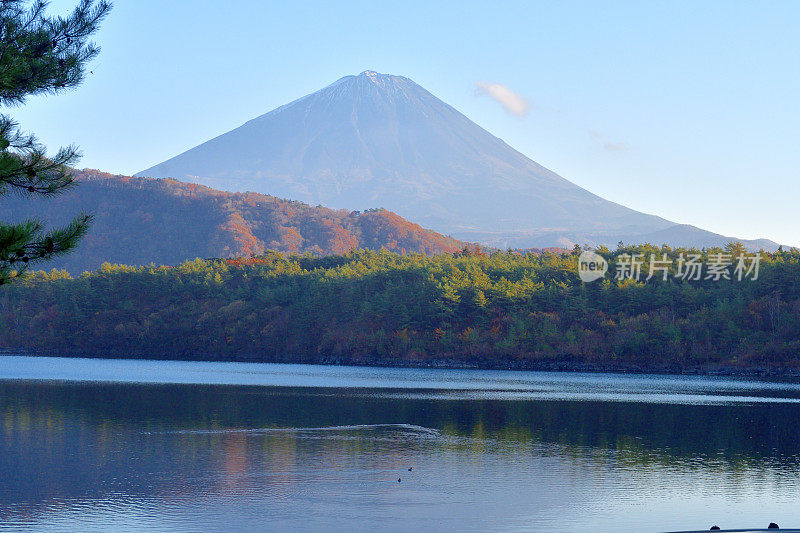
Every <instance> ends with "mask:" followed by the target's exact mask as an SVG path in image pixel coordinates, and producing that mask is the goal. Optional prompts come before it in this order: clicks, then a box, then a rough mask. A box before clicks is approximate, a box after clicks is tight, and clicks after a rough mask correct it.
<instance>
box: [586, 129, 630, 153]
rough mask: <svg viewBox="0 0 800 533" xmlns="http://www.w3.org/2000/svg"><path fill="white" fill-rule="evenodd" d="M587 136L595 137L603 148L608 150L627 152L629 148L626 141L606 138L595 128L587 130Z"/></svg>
mask: <svg viewBox="0 0 800 533" xmlns="http://www.w3.org/2000/svg"><path fill="white" fill-rule="evenodd" d="M589 137H591V138H592V139H596V140H597V141H598V142H599V143H600V145H601V146H602V147H603V150H606V151H608V152H627V151H628V150H630V148H631V147H630V145H629V144H628V143H626V142H613V141H609V140H607V139H606V138H605V136H604V135H603V134H602V133H600V132H598V131H597V130H589Z"/></svg>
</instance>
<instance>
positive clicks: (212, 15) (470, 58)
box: [11, 0, 800, 245]
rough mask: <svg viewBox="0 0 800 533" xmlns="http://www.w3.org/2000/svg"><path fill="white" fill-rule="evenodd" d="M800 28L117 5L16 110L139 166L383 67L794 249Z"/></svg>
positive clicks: (628, 185) (742, 15)
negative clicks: (89, 52)
mask: <svg viewBox="0 0 800 533" xmlns="http://www.w3.org/2000/svg"><path fill="white" fill-rule="evenodd" d="M76 1H77V0H56V1H53V2H52V3H51V12H54V13H58V12H63V11H64V10H66V9H68V8H69V7H70V6H72V5H74V4H75V3H76ZM799 26H800V2H792V1H786V2H778V1H773V2H761V3H756V2H733V1H726V2H605V3H599V2H519V3H516V2H491V3H489V2H480V3H477V2H476V3H472V2H430V1H427V2H324V3H323V2H319V3H315V2H288V1H287V2H280V3H278V2H263V1H246V0H240V1H232V2H226V3H220V2H210V1H201V0H192V1H189V0H171V1H170V2H164V1H163V0H162V1H156V0H117V1H116V3H115V7H114V10H113V12H112V13H111V15H110V16H109V18H108V19H107V21H106V22H105V23H104V26H103V28H102V30H101V31H100V32H99V34H98V35H97V38H96V41H97V42H98V43H99V44H100V45H101V46H102V48H103V51H102V52H101V55H100V56H99V57H98V59H97V60H95V62H94V63H93V64H92V65H91V67H90V68H91V70H92V71H93V74H91V75H89V76H88V79H87V80H86V82H85V83H84V84H83V85H82V86H80V87H79V88H77V89H75V90H73V91H71V92H69V93H64V94H61V95H58V96H50V97H43V98H33V99H30V100H29V101H28V103H27V104H26V105H25V106H23V107H21V108H17V109H12V110H11V114H12V116H14V117H15V118H16V119H17V120H19V122H20V123H21V126H22V127H23V128H24V129H27V130H29V131H32V132H34V133H36V134H37V135H39V137H40V139H41V140H42V141H44V142H45V143H47V145H48V146H50V147H51V148H55V147H57V146H59V145H64V144H69V143H73V142H74V143H76V144H78V145H80V147H81V148H82V150H83V152H84V154H85V155H84V158H83V160H82V161H81V163H80V166H82V167H83V166H85V167H91V168H99V169H101V170H105V171H109V172H116V173H124V174H131V173H134V172H136V171H139V170H142V169H144V168H147V167H149V166H151V165H153V164H155V163H158V162H160V161H163V160H165V159H167V158H169V157H171V156H173V155H175V154H177V153H179V152H182V151H184V150H186V149H188V148H190V147H192V146H195V145H197V144H199V143H201V142H203V141H206V140H208V139H209V138H211V137H214V136H216V135H218V134H220V133H223V132H225V131H228V130H230V129H232V128H234V127H237V126H239V125H241V124H242V123H243V122H245V121H247V120H249V119H251V118H253V117H255V116H257V115H260V114H263V113H265V112H267V111H269V110H270V109H272V108H274V107H277V106H279V105H282V104H284V103H287V102H289V101H291V100H294V99H295V98H298V97H300V96H303V95H305V94H307V93H310V92H313V91H315V90H317V89H320V88H321V87H323V86H325V85H327V84H329V83H331V82H333V81H335V80H336V79H338V78H340V77H342V76H344V75H347V74H357V73H359V72H361V71H363V70H366V69H372V70H376V71H378V72H384V73H390V74H400V75H404V76H408V77H410V78H412V79H413V80H414V81H416V82H417V83H419V84H421V85H422V86H423V87H425V88H426V89H428V90H429V91H431V92H432V93H433V94H435V95H436V96H438V97H439V98H441V99H443V100H444V101H446V102H447V103H449V104H451V105H453V106H454V107H455V108H456V109H458V110H459V111H461V112H463V113H464V114H466V115H467V116H468V117H469V118H471V119H472V120H474V121H475V122H477V123H478V124H479V125H481V126H483V127H484V128H486V129H487V130H489V131H490V132H491V133H493V134H495V135H497V136H498V137H500V138H502V139H503V140H505V141H506V142H508V143H509V144H510V145H511V146H513V147H514V148H516V149H518V150H519V151H521V152H522V153H524V154H525V155H527V156H529V157H531V158H532V159H534V160H535V161H537V162H538V163H540V164H542V165H544V166H546V167H548V168H550V169H552V170H554V171H556V172H558V173H559V174H561V175H562V176H564V177H565V178H567V179H569V180H571V181H573V182H574V183H577V184H578V185H581V186H583V187H585V188H587V189H589V190H591V191H592V192H595V193H597V194H599V195H601V196H603V197H605V198H607V199H609V200H613V201H616V202H618V203H621V204H623V205H626V206H629V207H632V208H634V209H637V210H640V211H644V212H647V213H652V214H657V215H660V216H663V217H665V218H668V219H670V220H673V221H676V222H683V223H690V224H694V225H696V226H699V227H702V228H704V229H709V230H712V231H716V232H719V233H723V234H726V235H733V236H737V237H742V238H756V237H767V238H770V239H773V240H775V241H779V242H782V243H787V244H793V245H800V149H798V145H800V135H799V134H798V125H799V124H800V104H799V103H798V93H799V92H800V91H799V89H800V31H798V27H799ZM480 82H487V83H495V84H502V85H503V86H505V87H507V88H508V89H509V90H510V91H513V92H514V93H516V94H518V95H520V96H521V97H522V98H524V99H525V100H526V101H527V103H528V104H529V106H530V107H529V111H528V112H527V114H525V115H524V116H518V115H515V114H512V113H509V112H507V111H506V110H504V108H503V107H502V106H501V105H499V104H498V103H497V102H496V101H494V100H493V99H492V98H489V97H487V96H485V95H481V93H480V92H479V91H478V90H477V85H476V84H478V83H480Z"/></svg>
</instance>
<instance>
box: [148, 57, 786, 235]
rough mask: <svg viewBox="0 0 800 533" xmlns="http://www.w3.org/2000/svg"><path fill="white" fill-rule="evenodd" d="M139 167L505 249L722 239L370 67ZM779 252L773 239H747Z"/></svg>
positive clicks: (151, 173) (164, 175)
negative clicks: (388, 217)
mask: <svg viewBox="0 0 800 533" xmlns="http://www.w3.org/2000/svg"><path fill="white" fill-rule="evenodd" d="M137 176H149V177H160V178H167V177H171V178H175V179H177V180H181V181H189V182H197V183H201V184H204V185H208V186H211V187H214V188H218V189H226V190H234V191H256V192H260V193H265V194H269V195H272V196H277V197H282V198H289V199H292V200H299V201H302V202H306V203H309V204H312V205H316V204H322V205H325V206H328V207H335V208H348V209H366V208H371V207H383V208H386V209H390V210H392V211H395V212H397V213H398V214H400V215H401V216H403V217H406V218H408V219H410V220H412V221H414V222H416V223H419V224H421V225H423V226H425V227H429V228H432V229H434V230H436V231H439V232H442V233H446V234H452V235H453V236H455V237H457V238H460V239H465V240H470V241H480V242H483V243H486V244H490V245H494V246H499V247H507V246H510V247H534V246H536V247H544V246H570V245H572V244H574V243H582V244H606V245H616V243H617V242H618V241H619V240H623V241H625V242H627V243H635V242H651V243H654V244H662V243H667V244H670V245H673V246H679V245H687V246H689V245H693V246H713V245H721V244H724V243H726V242H728V241H729V240H732V238H730V237H723V236H721V235H717V234H714V233H711V232H707V231H703V230H700V229H698V228H694V227H692V226H686V225H679V224H676V223H674V222H670V221H668V220H665V219H663V218H660V217H657V216H652V215H647V214H644V213H640V212H637V211H634V210H632V209H629V208H627V207H624V206H622V205H619V204H616V203H614V202H610V201H607V200H604V199H603V198H600V197H599V196H597V195H595V194H592V193H591V192H589V191H587V190H585V189H583V188H581V187H579V186H577V185H575V184H574V183H571V182H569V181H567V180H566V179H564V178H562V177H561V176H559V175H557V174H555V173H554V172H552V171H550V170H548V169H546V168H544V167H542V166H541V165H539V164H537V163H536V162H534V161H532V160H531V159H529V158H528V157H526V156H524V155H523V154H521V153H520V152H518V151H516V150H514V149H513V148H511V147H510V146H509V145H507V144H506V143H505V142H503V141H502V140H500V139H498V138H497V137H495V136H493V135H492V134H490V133H489V132H487V131H486V130H484V129H483V128H481V127H480V126H478V125H477V124H475V123H474V122H472V121H471V120H469V119H468V118H467V117H466V116H464V115H463V114H461V113H460V112H458V111H457V110H456V109H454V108H453V107H451V106H449V105H447V104H446V103H444V102H443V101H441V100H440V99H438V98H436V97H435V96H434V95H432V94H431V93H429V92H428V91H426V90H425V89H424V88H422V87H421V86H419V85H417V84H416V83H414V82H413V81H412V80H410V79H408V78H405V77H402V76H392V75H387V74H379V73H376V72H373V71H365V72H362V73H361V74H359V75H358V76H345V77H344V78H341V79H340V80H338V81H336V82H335V83H333V84H331V85H329V86H327V87H325V88H323V89H321V90H319V91H317V92H315V93H313V94H310V95H307V96H305V97H303V98H300V99H298V100H295V101H294V102H291V103H289V104H286V105H284V106H281V107H279V108H277V109H274V110H272V111H270V112H269V113H266V114H264V115H262V116H260V117H257V118H255V119H253V120H251V121H249V122H247V123H245V124H244V125H242V126H240V127H238V128H236V129H234V130H232V131H229V132H228V133H225V134H223V135H220V136H219V137H216V138H214V139H211V140H209V141H207V142H205V143H203V144H201V145H199V146H197V147H195V148H192V149H191V150H188V151H186V152H184V153H182V154H180V155H177V156H175V157H173V158H172V159H169V160H167V161H165V162H163V163H160V164H158V165H155V166H153V167H151V168H148V169H146V170H143V171H142V172H139V173H138V174H137ZM744 242H745V243H746V244H747V245H748V246H749V247H751V248H762V247H763V248H765V249H772V248H774V247H776V246H777V245H776V244H775V243H772V242H771V241H766V240H761V241H749V242H748V241H744Z"/></svg>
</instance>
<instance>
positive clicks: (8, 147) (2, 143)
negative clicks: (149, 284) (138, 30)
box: [0, 0, 111, 284]
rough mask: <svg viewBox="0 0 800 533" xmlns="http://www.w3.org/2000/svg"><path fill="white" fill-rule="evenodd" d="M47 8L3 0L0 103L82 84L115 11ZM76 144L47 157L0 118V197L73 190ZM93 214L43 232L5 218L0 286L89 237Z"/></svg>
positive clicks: (90, 5)
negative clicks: (96, 36) (64, 12)
mask: <svg viewBox="0 0 800 533" xmlns="http://www.w3.org/2000/svg"><path fill="white" fill-rule="evenodd" d="M46 7H47V3H46V2H44V1H41V0H37V1H34V2H33V3H31V2H28V1H25V0H0V106H2V107H4V108H8V107H12V106H17V105H21V104H23V103H24V102H25V99H26V97H28V96H32V95H41V94H56V93H59V92H61V91H64V90H67V89H69V88H72V87H75V86H76V85H78V84H79V83H80V82H81V80H82V79H83V77H84V70H85V67H86V64H87V62H88V61H90V60H91V59H92V58H93V57H94V56H96V55H97V53H98V52H99V48H98V47H97V46H96V45H95V44H94V43H92V42H90V41H89V40H88V39H89V37H90V36H91V35H92V34H93V33H94V32H95V31H96V30H97V28H98V24H99V23H100V21H101V20H102V19H103V18H104V17H105V16H106V14H107V13H108V12H109V10H110V8H111V5H110V3H109V2H107V1H106V0H98V1H95V0H82V1H81V2H80V4H78V6H77V7H76V8H75V10H74V11H73V12H72V13H71V14H70V15H69V16H66V17H49V16H47V15H46V14H45V10H46ZM78 157H79V152H78V149H77V148H76V147H75V146H69V147H66V148H61V149H59V150H58V151H57V152H56V153H55V154H53V155H52V156H48V155H47V153H46V151H45V148H44V147H43V146H42V145H41V144H40V143H39V142H38V141H37V140H36V137H34V136H33V135H31V134H28V133H24V132H23V131H21V130H20V129H19V127H18V125H17V123H16V122H15V121H14V120H13V119H12V118H11V117H10V116H9V115H7V114H5V113H3V114H0V197H1V196H3V195H7V194H22V195H45V196H49V195H54V194H57V193H59V192H62V191H64V190H65V189H67V188H69V187H70V186H72V185H73V179H74V178H73V176H72V174H71V172H70V167H71V165H73V164H75V163H76V162H77V160H78ZM89 223H90V217H89V216H88V215H86V214H80V215H78V216H77V217H75V218H74V219H73V220H72V222H70V223H69V224H67V225H66V226H64V227H61V228H55V229H45V228H44V226H43V224H42V223H41V222H40V221H38V220H33V219H31V220H26V221H24V222H19V223H4V222H2V221H0V284H4V283H6V282H7V281H9V280H10V279H12V278H15V277H19V276H20V275H21V274H22V273H24V272H25V270H26V269H27V268H28V267H29V266H30V265H31V264H33V263H37V262H41V261H45V260H47V259H50V258H52V257H54V256H57V255H61V254H64V253H66V252H69V251H70V250H72V249H73V248H74V247H75V246H76V244H77V243H78V240H79V239H80V238H81V237H82V236H83V235H84V234H85V233H86V231H87V229H88V227H89Z"/></svg>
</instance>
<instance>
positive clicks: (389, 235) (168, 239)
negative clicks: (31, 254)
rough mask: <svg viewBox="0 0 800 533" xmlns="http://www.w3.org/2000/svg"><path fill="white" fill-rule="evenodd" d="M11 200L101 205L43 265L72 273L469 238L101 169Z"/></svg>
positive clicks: (423, 248)
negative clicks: (73, 241)
mask: <svg viewBox="0 0 800 533" xmlns="http://www.w3.org/2000/svg"><path fill="white" fill-rule="evenodd" d="M2 208H3V211H2V213H3V219H4V221H5V220H8V221H20V220H24V219H25V218H28V217H37V218H41V219H43V220H45V221H46V222H47V223H48V224H60V223H64V222H65V221H67V220H69V218H70V217H72V216H75V215H76V214H77V213H78V212H80V211H85V212H87V213H91V214H93V215H94V216H95V219H94V222H93V224H92V226H91V229H90V231H89V234H88V235H87V236H86V237H85V238H84V239H83V240H82V241H81V244H80V246H79V247H78V249H77V250H76V251H75V252H73V253H72V254H70V255H67V256H64V257H61V258H58V259H56V260H54V261H51V262H48V263H46V264H45V265H43V267H46V268H52V267H56V268H66V269H67V270H69V271H70V272H73V273H76V272H82V271H83V270H90V269H94V268H97V267H98V266H100V265H101V264H102V263H104V262H111V263H123V264H132V265H141V264H149V263H151V262H153V263H156V264H176V263H178V262H180V261H183V260H185V259H194V258H195V257H234V256H247V255H250V254H251V253H253V254H260V253H262V252H263V251H264V250H265V249H272V250H278V251H282V252H288V253H305V252H313V253H317V254H336V253H344V252H346V251H348V250H351V249H353V248H356V247H359V248H369V249H374V250H377V249H380V248H386V249H388V250H391V251H395V252H400V253H406V252H419V253H424V254H433V253H439V252H454V251H456V250H460V249H462V248H463V247H464V246H465V243H463V242H461V241H458V240H456V239H453V238H452V237H445V236H444V235H440V234H438V233H436V232H433V231H430V230H426V229H424V228H422V227H420V226H418V225H417V224H413V223H411V222H409V221H407V220H405V219H403V218H402V217H400V216H398V215H396V214H395V213H392V212H390V211H385V210H373V211H369V212H365V213H358V212H352V213H351V212H350V211H344V210H339V211H335V210H332V209H328V208H325V207H311V206H308V205H306V204H303V203H300V202H292V201H286V200H281V199H279V198H275V197H273V196H266V195H262V194H256V193H230V192H223V191H217V190H214V189H210V188H208V187H204V186H202V185H196V184H191V183H181V182H177V181H175V180H156V179H149V178H132V177H128V176H113V175H111V174H106V173H102V172H98V171H82V172H79V173H78V186H77V187H76V188H74V189H72V190H71V191H69V192H67V193H65V194H63V195H58V196H54V197H50V198H23V197H13V196H8V197H4V198H3V203H2Z"/></svg>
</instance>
